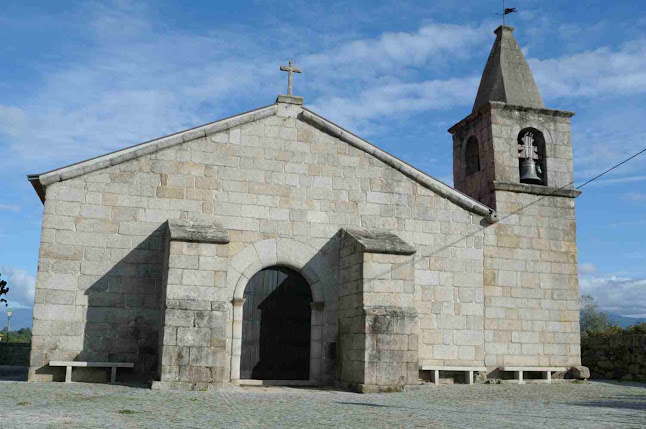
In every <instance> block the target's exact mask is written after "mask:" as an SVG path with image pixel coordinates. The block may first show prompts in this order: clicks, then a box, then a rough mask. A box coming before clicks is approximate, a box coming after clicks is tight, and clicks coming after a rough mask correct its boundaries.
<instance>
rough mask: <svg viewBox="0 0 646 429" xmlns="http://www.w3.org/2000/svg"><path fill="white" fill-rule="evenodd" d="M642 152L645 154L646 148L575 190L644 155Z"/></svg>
mask: <svg viewBox="0 0 646 429" xmlns="http://www.w3.org/2000/svg"><path fill="white" fill-rule="evenodd" d="M644 152H646V148H644V149H642V150H640V151H639V152H637V153H636V154H634V155H633V156H631V157H630V158H626V159H624V160H623V161H621V162H620V163H619V164H617V165H615V166H614V167H611V168H609V169H607V170H606V171H604V172H603V173H601V174H599V175H598V176H595V177H593V178H592V179H590V180H588V181H587V182H585V183H584V184H583V185H581V186H577V187H576V188H577V189H581V188H583V187H584V186H585V185H587V184H588V183H590V182H592V181H595V180H597V179H598V178H599V177H601V176H603V175H604V174H606V173H609V172H611V171H612V170H614V169H615V168H617V167H619V166H620V165H622V164H625V163H627V162H628V161H630V160H631V159H633V158H635V157H637V156H638V155H641V154H642V153H644Z"/></svg>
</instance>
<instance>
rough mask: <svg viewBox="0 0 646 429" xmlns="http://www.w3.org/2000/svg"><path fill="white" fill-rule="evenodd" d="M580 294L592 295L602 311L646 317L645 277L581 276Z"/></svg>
mask: <svg viewBox="0 0 646 429" xmlns="http://www.w3.org/2000/svg"><path fill="white" fill-rule="evenodd" d="M579 290H580V293H581V295H592V296H593V297H594V298H595V299H596V301H597V303H598V304H599V307H600V308H601V310H602V311H605V312H608V313H614V314H619V315H621V316H626V317H646V279H636V278H629V277H617V276H581V277H580V278H579Z"/></svg>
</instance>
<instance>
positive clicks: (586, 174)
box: [0, 0, 646, 317]
mask: <svg viewBox="0 0 646 429" xmlns="http://www.w3.org/2000/svg"><path fill="white" fill-rule="evenodd" d="M507 6H508V7H509V6H512V7H516V8H517V9H518V11H519V12H518V13H516V14H513V15H509V18H508V24H510V25H513V26H515V27H516V31H515V33H514V34H515V36H516V38H517V40H518V42H519V43H520V45H521V48H522V49H523V50H524V52H525V54H526V56H527V58H528V61H529V63H530V67H531V68H532V70H533V71H534V75H535V78H536V81H537V84H538V87H539V89H540V90H541V93H542V95H543V99H544V101H545V104H546V106H548V107H551V108H560V109H564V110H573V111H575V112H576V113H577V115H576V116H575V117H574V118H573V121H572V140H573V146H574V157H575V169H576V176H575V177H576V182H577V184H580V183H583V182H584V181H585V180H587V179H588V178H590V177H593V176H595V175H596V174H598V173H599V172H601V171H603V170H605V169H606V168H608V167H610V166H612V165H614V164H615V163H617V162H619V161H621V160H622V159H624V158H627V157H628V156H630V155H631V154H633V153H636V152H637V151H639V150H641V149H643V148H644V147H646V138H645V136H646V120H644V118H646V105H645V104H644V99H645V97H644V96H645V95H646V13H644V12H646V4H644V3H643V2H641V1H615V2H608V1H601V0H593V1H585V2H573V1H560V0H554V1H548V0H516V1H512V0H508V1H507ZM501 7H502V5H501V2H500V1H498V0H495V1H494V0H492V1H488V0H487V1H486V0H477V1H475V0H463V1H459V2H457V1H447V0H435V1H432V2H429V1H412V0H411V1H407V0H399V1H379V2H374V1H352V2H347V1H313V0H308V1H299V0H290V1H271V2H269V1H249V2H245V1H236V2H233V1H204V2H199V1H192V2H179V1H175V2H171V1H163V0H157V1H154V2H144V1H139V2H130V1H125V0H122V1H94V2H92V1H62V0H59V1H56V2H50V1H40V2H38V1H27V0H21V1H11V0H9V1H5V2H3V11H2V13H1V14H0V38H1V40H2V41H3V43H2V44H1V45H0V64H3V67H1V68H0V94H2V97H0V154H2V156H0V243H1V245H0V273H2V277H3V278H5V279H7V280H9V283H10V286H12V291H11V294H10V296H9V299H10V304H11V305H12V306H14V307H16V308H19V307H31V305H32V303H33V285H34V281H35V275H36V268H37V257H38V244H39V235H40V229H41V220H42V204H41V203H40V201H39V199H38V197H37V196H36V194H35V192H34V191H33V189H32V188H31V186H30V185H29V183H28V182H27V180H26V178H25V175H26V174H30V173H40V172H43V171H46V170H50V169H52V168H56V167H60V166H63V165H66V164H69V163H72V162H76V161H79V160H83V159H86V158H89V157H92V156H96V155H100V154H103V153H106V152H109V151H112V150H116V149H119V148H123V147H125V146H129V145H132V144H136V143H139V142H141V141H145V140H149V139H152V138H155V137H159V136H162V135H165V134H169V133H172V132H176V131H180V130H183V129H186V128H189V127H193V126H196V125H200V124H203V123H206V122H210V121H213V120H217V119H219V118H222V117H226V116H230V115H233V114H236V113H239V112H242V111H246V110H250V109H253V108H257V107H260V106H264V105H268V104H271V103H273V102H274V100H275V98H276V95H277V94H279V93H284V92H285V86H286V85H285V82H286V76H285V74H284V73H281V72H280V71H279V70H278V68H279V66H280V65H283V64H286V63H287V61H288V60H289V59H290V58H293V59H294V60H295V61H296V64H297V66H300V67H301V68H302V69H303V74H301V75H297V76H296V77H295V94H296V95H302V96H304V98H305V104H306V105H307V106H308V107H309V108H311V109H314V110H315V111H317V112H318V113H320V114H321V115H323V116H325V117H327V118H329V119H331V120H333V121H335V122H337V123H339V124H340V125H342V126H344V127H346V128H348V129H350V130H352V131H354V132H356V133H357V134H359V135H361V136H362V137H364V138H366V139H368V140H370V141H371V142H373V143H374V144H376V145H378V146H380V147H381V148H383V149H385V150H387V151H389V152H391V153H393V154H394V155H397V156H399V157H401V158H403V159H405V160H407V161H409V162H411V163H412V164H414V165H416V166H417V167H419V168H421V169H423V170H425V171H426V172H428V173H429V174H431V175H433V176H435V177H437V178H439V179H442V180H444V181H446V182H449V183H451V182H452V179H451V174H452V173H451V139H450V136H449V134H448V133H447V132H446V130H447V129H448V128H449V127H450V126H451V125H453V124H454V123H456V122H458V121H459V120H460V119H462V118H463V117H464V116H466V115H467V114H468V113H469V112H470V111H471V107H472V104H473V101H474V99H475V94H476V91H477V86H478V82H479V78H480V75H481V73H482V70H483V68H484V65H485V62H486V60H487V56H488V53H489V50H490V49H491V45H492V43H493V41H494V37H495V36H494V35H493V33H492V32H493V30H494V29H495V28H496V27H497V26H498V25H499V24H500V17H498V16H496V15H495V12H496V11H497V10H499V9H500V8H501ZM645 209H646V155H643V156H642V157H639V158H636V159H635V160H633V161H631V162H630V163H628V164H626V165H624V166H622V167H621V168H620V169H617V170H616V171H613V172H612V173H610V174H608V175H607V176H604V178H603V179H600V180H598V181H596V182H594V183H592V184H590V185H588V186H586V187H585V188H584V193H583V195H582V196H581V197H579V198H578V199H577V220H578V243H579V268H580V272H581V275H580V280H581V291H582V293H589V294H592V295H593V296H595V297H596V298H597V300H598V301H599V303H600V304H601V306H602V308H603V309H605V310H607V311H611V312H613V313H617V314H621V315H625V316H641V317H645V316H646V251H645V250H644V243H645V242H646V233H644V230H645V229H646V215H645ZM0 317H2V315H1V314H0Z"/></svg>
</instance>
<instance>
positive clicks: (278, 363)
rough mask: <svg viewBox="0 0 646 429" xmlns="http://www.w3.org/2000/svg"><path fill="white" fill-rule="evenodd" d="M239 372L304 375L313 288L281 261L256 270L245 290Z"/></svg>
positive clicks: (243, 375)
mask: <svg viewBox="0 0 646 429" xmlns="http://www.w3.org/2000/svg"><path fill="white" fill-rule="evenodd" d="M244 298H245V302H244V305H243V315H242V349H241V356H240V378H241V379H255V380H308V379H309V375H310V339H311V313H312V310H311V307H310V304H311V303H312V292H311V290H310V286H309V284H308V283H307V281H306V280H305V279H304V278H303V276H301V275H300V274H299V273H297V272H296V271H294V270H292V269H289V268H285V267H277V266H276V267H270V268H265V269H263V270H261V271H259V272H258V273H256V274H255V275H254V276H253V277H252V278H251V279H249V282H248V283H247V287H246V288H245V291H244Z"/></svg>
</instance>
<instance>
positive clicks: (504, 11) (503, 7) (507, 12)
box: [496, 0, 516, 25]
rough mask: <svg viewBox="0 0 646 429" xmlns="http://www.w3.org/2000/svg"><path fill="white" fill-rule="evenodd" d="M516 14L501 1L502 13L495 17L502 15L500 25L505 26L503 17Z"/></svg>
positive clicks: (503, 0)
mask: <svg viewBox="0 0 646 429" xmlns="http://www.w3.org/2000/svg"><path fill="white" fill-rule="evenodd" d="M514 12H516V8H515V7H505V0H502V13H500V12H498V13H497V14H496V15H502V25H506V23H505V15H509V14H510V13H514Z"/></svg>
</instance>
